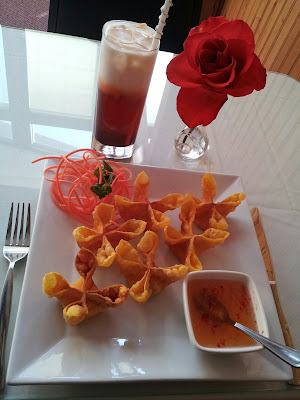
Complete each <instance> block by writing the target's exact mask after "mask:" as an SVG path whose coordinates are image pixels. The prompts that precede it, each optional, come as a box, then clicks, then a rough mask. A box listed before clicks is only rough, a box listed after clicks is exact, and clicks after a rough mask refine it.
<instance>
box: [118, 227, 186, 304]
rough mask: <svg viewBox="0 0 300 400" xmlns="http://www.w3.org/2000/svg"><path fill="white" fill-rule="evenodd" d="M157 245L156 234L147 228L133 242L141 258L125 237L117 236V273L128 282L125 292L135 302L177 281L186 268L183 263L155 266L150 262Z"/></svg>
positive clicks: (141, 300) (146, 298)
mask: <svg viewBox="0 0 300 400" xmlns="http://www.w3.org/2000/svg"><path fill="white" fill-rule="evenodd" d="M157 245H158V236H157V234H156V233H154V232H152V231H147V232H146V233H145V234H144V236H143V237H142V239H141V240H140V242H139V244H138V245H137V247H138V250H139V252H140V253H141V254H142V256H143V257H144V258H145V259H146V261H145V262H143V261H142V260H141V258H140V256H139V254H138V252H137V251H136V250H135V249H134V248H133V247H132V245H131V244H130V243H128V242H127V241H125V240H121V241H120V243H119V244H118V246H117V247H116V253H117V257H116V259H117V262H118V264H119V267H120V271H121V274H123V275H124V276H125V278H126V281H127V283H128V286H130V290H129V294H130V295H131V296H132V298H133V299H134V300H135V301H137V302H138V303H145V302H146V301H147V300H148V299H149V297H150V296H152V295H153V294H156V293H158V292H160V291H161V290H163V289H164V288H165V287H166V286H168V285H170V284H171V283H173V282H176V281H178V280H179V279H181V278H182V277H183V276H184V275H185V274H186V273H187V272H188V268H187V267H186V266H185V265H174V266H172V267H167V268H159V267H157V266H156V265H155V263H154V257H155V251H156V248H157Z"/></svg>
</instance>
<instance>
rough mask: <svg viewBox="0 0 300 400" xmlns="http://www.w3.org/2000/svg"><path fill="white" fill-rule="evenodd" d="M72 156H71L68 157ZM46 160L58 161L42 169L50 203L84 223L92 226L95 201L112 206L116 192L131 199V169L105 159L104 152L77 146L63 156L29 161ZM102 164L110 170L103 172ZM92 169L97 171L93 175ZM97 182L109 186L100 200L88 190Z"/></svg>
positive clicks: (96, 203)
mask: <svg viewBox="0 0 300 400" xmlns="http://www.w3.org/2000/svg"><path fill="white" fill-rule="evenodd" d="M78 153H83V154H82V156H81V158H76V156H77V157H78ZM74 155H75V158H71V156H74ZM49 159H54V160H57V161H58V163H57V165H53V166H50V167H48V168H46V169H45V170H44V178H45V179H46V180H47V181H49V182H51V196H52V199H53V201H54V203H55V204H56V205H57V206H58V207H59V208H60V209H61V210H63V211H64V212H66V213H68V214H70V215H71V216H72V217H73V218H75V219H76V220H77V221H79V222H80V223H82V224H84V225H86V226H89V227H92V226H93V222H94V221H93V216H92V213H93V211H94V209H95V207H96V206H97V205H98V204H100V203H108V204H113V205H114V206H115V202H114V196H115V195H116V194H118V195H120V196H124V197H128V198H129V199H130V198H131V188H132V185H130V181H131V178H132V173H131V171H130V170H129V169H128V168H125V167H123V166H121V165H120V164H118V163H117V162H115V161H106V160H105V155H104V154H101V153H98V152H97V151H94V150H91V149H79V150H75V151H72V152H71V153H69V154H67V155H65V156H64V155H62V156H47V157H42V158H39V159H37V160H35V161H32V163H33V164H34V163H36V162H38V161H41V160H49ZM104 160H105V161H104ZM105 164H106V165H107V164H108V165H109V167H110V168H111V170H112V171H106V168H105ZM96 170H97V171H98V173H96V174H95V171H96ZM109 174H112V175H113V179H111V180H110V181H111V184H107V181H106V179H107V177H108V176H109ZM97 184H99V185H101V184H104V185H108V186H110V188H111V192H110V193H109V194H107V195H105V197H103V198H101V199H100V198H99V196H98V195H97V194H96V193H94V192H93V191H92V190H91V187H92V186H94V185H97Z"/></svg>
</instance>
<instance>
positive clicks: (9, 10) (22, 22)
mask: <svg viewBox="0 0 300 400" xmlns="http://www.w3.org/2000/svg"><path fill="white" fill-rule="evenodd" d="M48 15H49V0H1V1H0V24H1V25H6V26H12V27H16V28H26V29H36V30H41V31H47V27H48Z"/></svg>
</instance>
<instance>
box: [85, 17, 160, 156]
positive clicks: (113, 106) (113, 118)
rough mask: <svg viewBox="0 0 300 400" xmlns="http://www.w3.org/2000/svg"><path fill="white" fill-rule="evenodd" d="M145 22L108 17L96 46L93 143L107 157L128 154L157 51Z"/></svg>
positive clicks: (130, 150) (152, 32)
mask: <svg viewBox="0 0 300 400" xmlns="http://www.w3.org/2000/svg"><path fill="white" fill-rule="evenodd" d="M154 33H155V31H154V29H152V28H150V27H148V26H147V25H146V24H138V23H136V22H130V21H109V22H107V23H106V24H105V25H104V26H103V34H102V40H101V46H100V66H99V79H98V98H97V106H96V117H95V124H94V134H93V143H92V145H93V147H94V149H95V150H97V151H100V152H101V153H104V154H105V155H106V157H108V158H129V157H131V156H132V152H133V146H134V143H135V139H136V135H137V132H138V129H139V124H140V120H141V117H142V113H143V108H144V104H145V100H146V96H147V92H148V88H149V83H150V80H151V75H152V72H153V67H154V64H155V59H156V56H157V52H158V47H157V48H155V49H152V39H153V35H154Z"/></svg>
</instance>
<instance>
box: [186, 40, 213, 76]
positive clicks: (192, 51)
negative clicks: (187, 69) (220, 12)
mask: <svg viewBox="0 0 300 400" xmlns="http://www.w3.org/2000/svg"><path fill="white" fill-rule="evenodd" d="M209 39H212V38H211V35H210V34H209V33H197V34H195V35H192V36H188V37H187V39H186V40H185V41H184V43H183V49H184V53H185V54H186V56H187V59H188V62H189V63H190V65H191V67H192V68H194V70H197V69H198V66H199V52H200V51H201V49H202V47H203V44H204V43H205V42H206V41H208V40H209Z"/></svg>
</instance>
